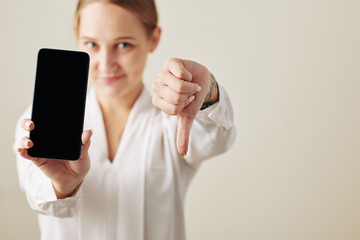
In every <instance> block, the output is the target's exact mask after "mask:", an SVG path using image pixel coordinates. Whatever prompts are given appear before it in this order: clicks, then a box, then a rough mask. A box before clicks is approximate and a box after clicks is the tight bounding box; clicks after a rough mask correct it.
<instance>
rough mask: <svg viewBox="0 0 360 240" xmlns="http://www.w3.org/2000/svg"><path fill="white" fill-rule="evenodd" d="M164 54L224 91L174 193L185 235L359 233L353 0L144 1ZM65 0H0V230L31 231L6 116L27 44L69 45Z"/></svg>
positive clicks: (268, 237) (28, 67) (160, 57)
mask: <svg viewBox="0 0 360 240" xmlns="http://www.w3.org/2000/svg"><path fill="white" fill-rule="evenodd" d="M157 3H158V9H159V14H160V25H161V26H162V27H163V36H162V39H161V42H160V46H159V48H158V50H157V51H156V52H155V53H154V54H152V55H151V56H150V57H149V61H148V65H147V69H146V72H145V76H144V80H145V83H146V85H147V86H148V87H150V85H151V83H152V82H153V81H154V80H155V79H156V76H157V73H158V72H159V70H160V69H161V67H162V65H163V62H164V61H165V60H166V59H167V58H170V57H181V58H186V59H192V60H195V61H199V62H200V63H202V64H204V65H206V66H207V67H208V68H209V69H210V70H211V72H212V73H213V74H214V75H215V77H216V78H217V80H218V82H219V83H220V84H221V85H223V86H224V87H225V88H226V89H227V91H228V93H229V95H230V97H231V99H232V102H233V107H234V111H235V123H236V126H237V135H238V136H237V140H236V142H235V144H234V146H233V147H232V149H231V150H230V151H229V152H227V153H226V154H224V155H221V156H219V157H216V158H213V159H211V160H209V161H207V162H205V163H204V164H203V166H202V167H201V168H200V170H199V172H198V174H197V175H196V177H195V178H194V181H193V183H192V184H191V186H190V189H189V192H188V197H187V200H186V221H187V222H186V226H187V235H188V239H190V240H199V239H200V240H202V239H206V240H218V239H245V240H249V239H251V240H283V239H284V240H288V239H292V240H297V239H299V240H300V239H301V240H302V239H306V240H322V239H324V240H332V239H334V240H340V239H341V240H355V239H360V147H359V143H360V126H359V123H360V94H359V93H360V66H359V65H360V14H359V12H360V1H358V0H273V1H269V0H251V1H250V0H248V1H245V0H222V1H212V0H211V1H210V0H158V1H157ZM74 10H75V1H54V0H31V1H20V0H12V1H4V0H2V1H1V2H0V109H1V112H0V116H1V124H0V133H1V138H0V150H1V167H0V239H39V230H38V227H37V222H36V221H37V220H36V214H35V213H33V212H32V211H31V210H30V209H29V207H28V204H27V202H26V198H25V195H24V193H22V192H21V191H20V190H19V187H18V182H17V174H16V165H15V156H14V153H13V152H12V149H11V148H12V144H13V139H14V128H15V124H16V120H17V119H18V117H19V116H20V114H21V113H22V112H23V111H24V110H25V108H26V107H27V106H28V105H29V104H30V103H31V101H32V94H33V85H34V79H35V67H36V57H37V51H38V49H39V48H42V47H52V48H64V49H76V45H75V39H74V36H73V32H72V19H73V14H74Z"/></svg>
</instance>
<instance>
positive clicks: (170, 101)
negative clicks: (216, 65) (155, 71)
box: [152, 58, 219, 157]
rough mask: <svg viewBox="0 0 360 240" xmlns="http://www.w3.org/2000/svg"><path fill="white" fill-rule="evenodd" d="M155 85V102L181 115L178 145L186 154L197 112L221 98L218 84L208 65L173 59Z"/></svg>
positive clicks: (170, 111) (178, 119)
mask: <svg viewBox="0 0 360 240" xmlns="http://www.w3.org/2000/svg"><path fill="white" fill-rule="evenodd" d="M152 87H153V91H154V96H153V99H152V102H153V104H154V105H155V106H156V107H158V108H159V109H161V110H162V111H164V112H165V113H167V114H169V115H176V116H177V121H178V125H177V135H176V146H177V149H178V152H179V154H180V155H181V156H182V157H184V156H185V155H186V153H187V151H188V144H189V135H190V130H191V126H192V124H193V122H194V119H195V117H196V115H197V114H198V112H199V111H200V109H204V108H206V107H208V106H210V105H212V104H214V103H216V102H217V101H218V100H219V93H218V85H217V83H216V81H215V79H214V78H213V77H212V76H211V74H210V73H209V71H208V69H207V68H206V67H205V66H203V65H201V64H199V63H196V62H193V61H189V60H182V59H176V58H172V59H169V60H167V61H166V62H165V64H164V67H163V69H162V70H161V72H160V73H159V76H158V79H157V80H156V81H155V82H154V83H153V85H152Z"/></svg>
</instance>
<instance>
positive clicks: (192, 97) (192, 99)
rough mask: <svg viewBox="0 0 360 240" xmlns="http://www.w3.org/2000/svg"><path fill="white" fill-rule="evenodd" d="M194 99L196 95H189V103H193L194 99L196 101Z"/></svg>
mask: <svg viewBox="0 0 360 240" xmlns="http://www.w3.org/2000/svg"><path fill="white" fill-rule="evenodd" d="M194 99H195V96H194V95H192V96H191V97H189V103H191V102H192V101H194Z"/></svg>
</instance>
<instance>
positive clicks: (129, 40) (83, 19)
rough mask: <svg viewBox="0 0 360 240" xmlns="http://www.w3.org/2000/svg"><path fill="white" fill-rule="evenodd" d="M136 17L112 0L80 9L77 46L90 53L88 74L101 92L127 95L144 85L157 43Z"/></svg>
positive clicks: (155, 32) (156, 34) (155, 37)
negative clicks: (144, 75) (149, 55)
mask: <svg viewBox="0 0 360 240" xmlns="http://www.w3.org/2000/svg"><path fill="white" fill-rule="evenodd" d="M159 34H160V30H159V29H155V30H154V33H153V35H152V36H148V35H147V34H146V31H145V28H144V26H143V25H142V23H141V22H140V20H139V19H137V17H136V16H135V15H134V14H133V13H131V12H129V11H128V10H126V9H124V8H122V7H120V6H117V5H115V4H111V3H100V2H94V3H91V4H89V5H87V6H85V7H84V8H83V9H82V10H81V12H80V25H79V33H78V45H79V49H80V50H81V51H85V52H87V53H88V54H89V55H90V71H89V75H90V76H89V77H90V79H91V81H92V83H93V85H94V87H95V90H96V92H97V94H98V95H101V96H103V97H116V96H119V97H121V96H127V95H129V94H133V93H138V92H139V90H140V89H141V88H142V86H143V84H142V74H143V71H144V68H145V63H146V59H147V55H148V53H149V52H152V51H153V50H154V49H155V48H156V45H157V43H158V38H159Z"/></svg>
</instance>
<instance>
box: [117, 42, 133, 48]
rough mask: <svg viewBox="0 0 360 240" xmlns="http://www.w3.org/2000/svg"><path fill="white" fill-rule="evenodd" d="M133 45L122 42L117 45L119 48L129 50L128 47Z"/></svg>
mask: <svg viewBox="0 0 360 240" xmlns="http://www.w3.org/2000/svg"><path fill="white" fill-rule="evenodd" d="M131 46H132V45H131V44H130V43H127V42H121V43H119V44H118V45H117V47H118V48H121V49H123V48H128V47H131Z"/></svg>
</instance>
